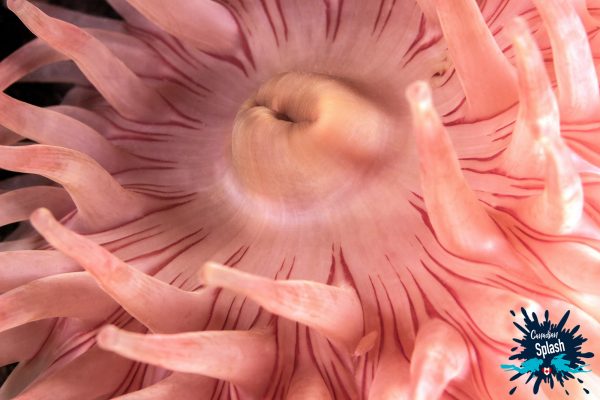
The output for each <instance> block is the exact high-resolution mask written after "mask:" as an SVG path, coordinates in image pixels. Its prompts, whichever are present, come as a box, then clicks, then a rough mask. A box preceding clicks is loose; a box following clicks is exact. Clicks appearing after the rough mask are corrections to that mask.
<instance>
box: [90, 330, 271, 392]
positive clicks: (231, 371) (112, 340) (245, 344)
mask: <svg viewBox="0 0 600 400" xmlns="http://www.w3.org/2000/svg"><path fill="white" fill-rule="evenodd" d="M97 340H98V344H99V345H100V347H102V348H103V349H106V350H109V351H113V352H116V353H118V354H121V355H122V356H125V357H128V358H131V359H134V360H137V361H142V362H145V363H149V364H154V365H158V366H161V367H163V368H167V369H171V370H173V371H179V372H187V373H194V374H200V375H205V376H209V377H213V378H217V379H221V380H226V381H229V382H232V383H234V384H236V385H239V386H240V387H241V388H244V389H245V390H248V391H249V392H251V393H253V394H254V395H257V394H258V395H260V394H261V393H262V392H263V391H264V390H265V388H266V384H267V380H268V379H269V376H270V374H271V368H272V367H273V365H274V363H275V351H276V349H275V339H274V337H273V335H272V334H270V333H267V332H262V331H261V332H259V331H207V332H193V333H180V334H174V335H141V334H135V333H131V332H127V331H123V330H119V329H117V328H116V327H114V326H107V327H104V328H103V329H102V330H101V331H100V333H99V334H98V337H97Z"/></svg>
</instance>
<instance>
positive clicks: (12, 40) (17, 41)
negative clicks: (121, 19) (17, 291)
mask: <svg viewBox="0 0 600 400" xmlns="http://www.w3.org/2000/svg"><path fill="white" fill-rule="evenodd" d="M46 2H47V3H50V4H55V5H60V6H63V7H66V8H70V9H74V10H79V11H84V12H86V13H88V14H95V15H103V16H106V17H110V18H118V15H117V14H116V13H115V12H114V11H113V10H112V8H110V6H109V5H108V4H107V3H106V2H105V1H104V0H48V1H46ZM3 3H4V2H3ZM33 37H34V36H33V34H32V33H31V32H29V30H28V29H27V28H26V27H25V26H24V25H23V24H22V23H21V22H20V21H19V19H18V18H17V17H16V16H15V15H14V14H13V13H12V12H11V11H10V10H9V9H7V8H6V6H5V5H4V4H2V6H0V59H4V58H5V57H6V56H8V55H9V54H11V53H12V52H13V51H15V50H16V49H18V48H19V47H21V46H22V45H23V44H25V43H27V42H28V41H30V40H31V39H33ZM69 88H70V86H69V85H65V84H49V83H44V84H39V83H16V84H14V85H12V86H11V87H10V88H8V89H7V90H6V93H7V94H9V95H10V96H12V97H14V98H17V99H19V100H22V101H26V102H28V103H31V104H35V105H38V106H49V105H53V104H58V103H59V102H60V101H61V99H62V98H63V96H64V95H65V93H66V92H67V91H68V90H69ZM14 175H16V174H15V173H13V172H10V171H5V170H2V169H0V180H2V179H6V178H8V177H11V176H14ZM16 227H17V224H11V225H7V226H3V227H0V241H1V240H3V239H4V238H5V237H6V236H7V235H8V234H9V233H10V232H12V231H14V230H15V229H16ZM15 365H16V364H13V365H9V366H5V367H0V385H2V383H3V382H4V381H5V380H6V377H7V376H8V375H9V374H10V372H11V371H12V370H13V369H14V367H15Z"/></svg>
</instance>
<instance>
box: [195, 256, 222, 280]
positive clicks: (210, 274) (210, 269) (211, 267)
mask: <svg viewBox="0 0 600 400" xmlns="http://www.w3.org/2000/svg"><path fill="white" fill-rule="evenodd" d="M224 268H226V267H225V266H224V265H223V264H219V263H217V262H214V261H208V262H206V263H204V265H203V266H202V268H200V271H199V272H198V277H199V278H198V279H199V281H200V283H201V284H202V285H211V284H213V283H214V273H215V272H218V271H219V270H222V269H224Z"/></svg>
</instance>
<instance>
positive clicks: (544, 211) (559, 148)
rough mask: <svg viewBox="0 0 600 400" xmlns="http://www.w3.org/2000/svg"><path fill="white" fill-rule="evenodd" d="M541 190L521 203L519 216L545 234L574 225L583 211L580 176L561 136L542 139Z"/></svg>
mask: <svg viewBox="0 0 600 400" xmlns="http://www.w3.org/2000/svg"><path fill="white" fill-rule="evenodd" d="M544 154H545V158H546V179H545V187H544V191H543V192H542V193H541V194H539V195H537V196H534V197H531V198H529V199H527V200H526V201H524V202H523V203H521V205H520V207H519V209H518V211H519V214H520V216H521V218H522V219H523V220H524V221H525V222H526V223H527V224H528V225H530V226H532V227H533V228H534V229H537V230H539V231H540V232H544V233H547V234H555V235H557V234H566V233H569V232H571V231H573V229H575V228H576V227H577V225H578V224H579V221H580V220H581V216H582V214H583V205H584V200H583V187H582V185H581V178H580V177H579V174H578V173H577V170H576V169H575V167H574V166H573V163H572V161H571V150H570V149H569V148H568V147H567V146H566V145H565V144H564V143H563V141H562V140H561V139H560V138H555V139H549V140H547V141H545V142H544Z"/></svg>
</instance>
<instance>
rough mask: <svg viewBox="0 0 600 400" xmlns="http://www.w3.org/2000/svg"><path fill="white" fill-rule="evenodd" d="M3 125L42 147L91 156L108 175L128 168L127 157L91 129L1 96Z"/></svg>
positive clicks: (77, 122)
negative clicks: (44, 145) (48, 146)
mask: <svg viewBox="0 0 600 400" xmlns="http://www.w3.org/2000/svg"><path fill="white" fill-rule="evenodd" d="M0 123H1V124H2V125H4V126H5V127H7V128H9V129H11V130H12V131H13V132H16V133H18V134H19V135H21V136H24V137H26V138H29V139H31V140H34V141H36V142H38V143H40V144H48V145H54V146H62V147H66V148H70V149H73V150H77V151H80V152H83V153H86V154H88V155H89V156H90V157H92V158H93V159H94V160H96V161H97V162H98V163H100V164H101V165H102V166H103V167H104V168H105V169H107V170H108V171H109V172H116V171H118V170H119V169H124V168H125V167H126V166H127V163H126V158H125V153H123V152H122V151H120V150H119V149H117V148H116V147H114V146H113V145H112V144H111V143H109V142H108V141H107V140H106V139H105V138H104V137H102V135H100V134H99V133H98V132H96V131H95V130H94V129H92V128H90V127H89V126H87V125H85V124H83V123H81V122H79V121H77V120H75V119H73V118H71V117H68V116H66V115H64V114H61V113H58V112H56V111H52V110H49V109H45V108H40V107H35V106H32V105H30V104H27V103H24V102H21V101H18V100H15V99H13V98H11V97H9V96H7V95H5V94H0Z"/></svg>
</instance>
